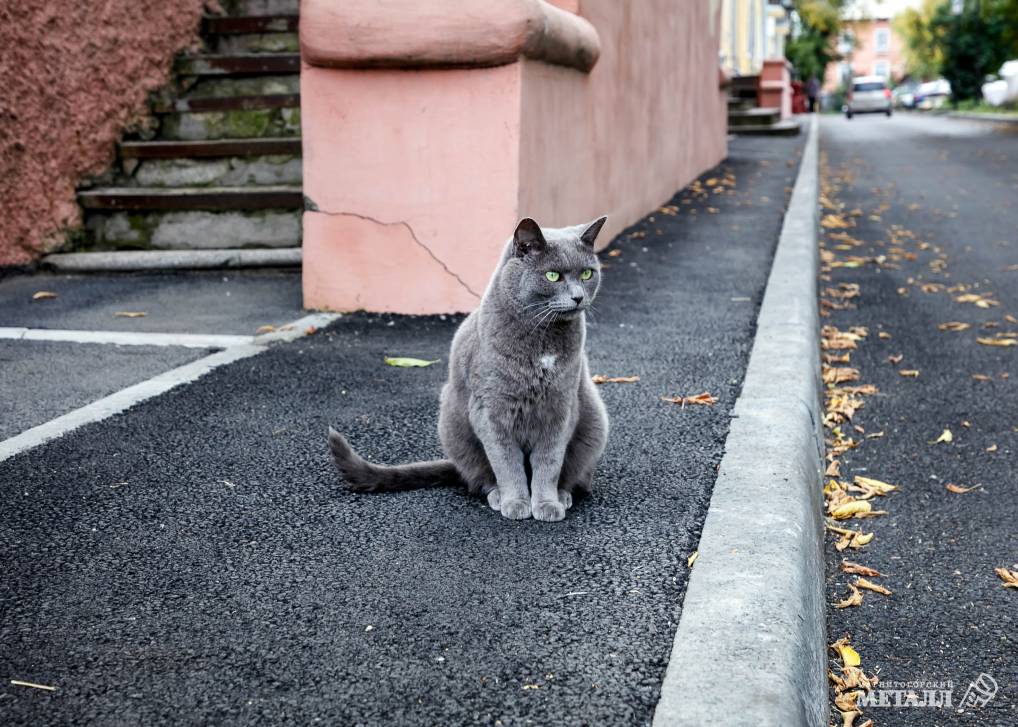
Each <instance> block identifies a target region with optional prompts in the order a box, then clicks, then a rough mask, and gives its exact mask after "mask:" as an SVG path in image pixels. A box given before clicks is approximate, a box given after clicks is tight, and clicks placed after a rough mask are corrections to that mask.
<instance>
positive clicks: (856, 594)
mask: <svg viewBox="0 0 1018 727" xmlns="http://www.w3.org/2000/svg"><path fill="white" fill-rule="evenodd" d="M848 587H849V588H851V589H852V593H851V594H850V595H848V596H846V597H845V598H843V599H842V600H840V601H838V602H837V603H836V604H834V607H835V608H852V607H853V606H861V605H862V591H860V590H859V589H858V588H856V587H855V586H853V585H852V584H851V583H849V584H848Z"/></svg>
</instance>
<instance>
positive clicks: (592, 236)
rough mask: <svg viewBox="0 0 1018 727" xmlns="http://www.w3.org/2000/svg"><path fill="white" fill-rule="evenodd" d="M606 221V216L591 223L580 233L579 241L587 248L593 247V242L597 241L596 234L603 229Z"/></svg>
mask: <svg viewBox="0 0 1018 727" xmlns="http://www.w3.org/2000/svg"><path fill="white" fill-rule="evenodd" d="M607 221H608V217H607V216H602V217H598V218H597V219H596V220H594V221H593V222H591V223H590V224H589V225H587V227H586V228H585V229H584V230H583V232H581V233H580V240H582V241H583V244H584V245H586V246H587V247H594V240H596V239H597V233H599V232H600V231H601V228H602V227H604V223H605V222H607Z"/></svg>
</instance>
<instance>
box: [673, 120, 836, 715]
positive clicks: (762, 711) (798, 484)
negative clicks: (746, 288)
mask: <svg viewBox="0 0 1018 727" xmlns="http://www.w3.org/2000/svg"><path fill="white" fill-rule="evenodd" d="M808 131H809V138H808V140H807V142H806V149H805V152H804V153H803V157H802V163H801V166H800V168H799V175H798V178H797V180H796V183H795V189H794V190H793V192H792V199H791V202H790V203H789V207H788V211H787V213H786V215H785V221H784V224H783V226H782V230H781V237H780V239H779V242H778V248H777V252H776V253H775V257H774V265H773V268H772V270H771V274H770V278H769V279H768V282H767V290H766V293H765V294H764V300H763V305H762V307H761V309H760V316H759V318H758V321H757V333H756V340H755V342H754V344H753V351H752V354H751V355H750V360H749V367H748V369H747V371H746V379H745V382H744V384H743V388H742V394H741V395H740V397H739V400H738V401H737V402H736V405H735V409H734V412H733V415H734V418H733V420H732V426H731V429H730V431H729V434H728V439H727V441H726V443H725V455H724V458H723V459H722V461H721V467H720V470H719V472H718V478H717V482H716V483H715V485H714V492H713V494H712V495H711V501H710V507H709V509H708V511H707V519H706V521H705V523H704V528H703V534H702V535H701V537H700V544H699V557H698V559H697V561H696V564H695V566H694V567H693V570H692V573H691V574H690V579H689V586H688V588H687V590H686V597H685V600H684V602H683V605H682V615H681V617H680V620H679V626H678V629H677V630H676V633H675V641H674V644H673V646H672V654H671V659H670V660H669V663H668V669H667V671H666V673H665V679H664V683H663V685H662V688H661V699H660V701H659V702H658V705H657V709H656V711H655V714H654V722H653V724H654V725H655V727H666V726H667V727H671V726H673V725H681V726H683V727H685V726H687V725H688V726H689V727H694V726H695V727H706V726H707V725H724V727H740V726H742V725H745V726H746V727H750V726H752V727H762V726H764V725H775V726H777V725H781V727H790V726H792V725H810V726H813V725H826V724H827V715H828V706H827V684H826V676H825V675H826V665H827V660H826V629H825V615H826V606H825V601H824V559H823V533H824V523H823V502H822V490H821V485H822V473H823V434H822V419H821V412H822V409H821V378H820V362H819V343H820V341H819V318H818V316H817V303H816V300H817V297H816V293H817V287H816V286H817V272H818V264H819V261H818V248H817V197H818V184H819V180H818V177H819V174H818V155H817V144H818V141H817V137H818V122H817V118H816V116H813V117H812V119H811V121H810V122H809V124H808Z"/></svg>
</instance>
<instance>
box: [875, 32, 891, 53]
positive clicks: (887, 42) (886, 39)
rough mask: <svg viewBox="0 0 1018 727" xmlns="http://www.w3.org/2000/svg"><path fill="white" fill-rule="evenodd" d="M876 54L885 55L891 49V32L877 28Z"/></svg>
mask: <svg viewBox="0 0 1018 727" xmlns="http://www.w3.org/2000/svg"><path fill="white" fill-rule="evenodd" d="M876 45H877V53H886V52H887V51H889V50H890V49H891V31H890V30H888V29H887V28H877V35H876Z"/></svg>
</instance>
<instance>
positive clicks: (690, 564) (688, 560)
mask: <svg viewBox="0 0 1018 727" xmlns="http://www.w3.org/2000/svg"><path fill="white" fill-rule="evenodd" d="M699 557H700V551H699V550H694V551H693V552H692V553H691V554H690V556H689V557H688V558H686V567H687V568H692V567H693V563H695V562H696V559H697V558H699Z"/></svg>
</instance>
